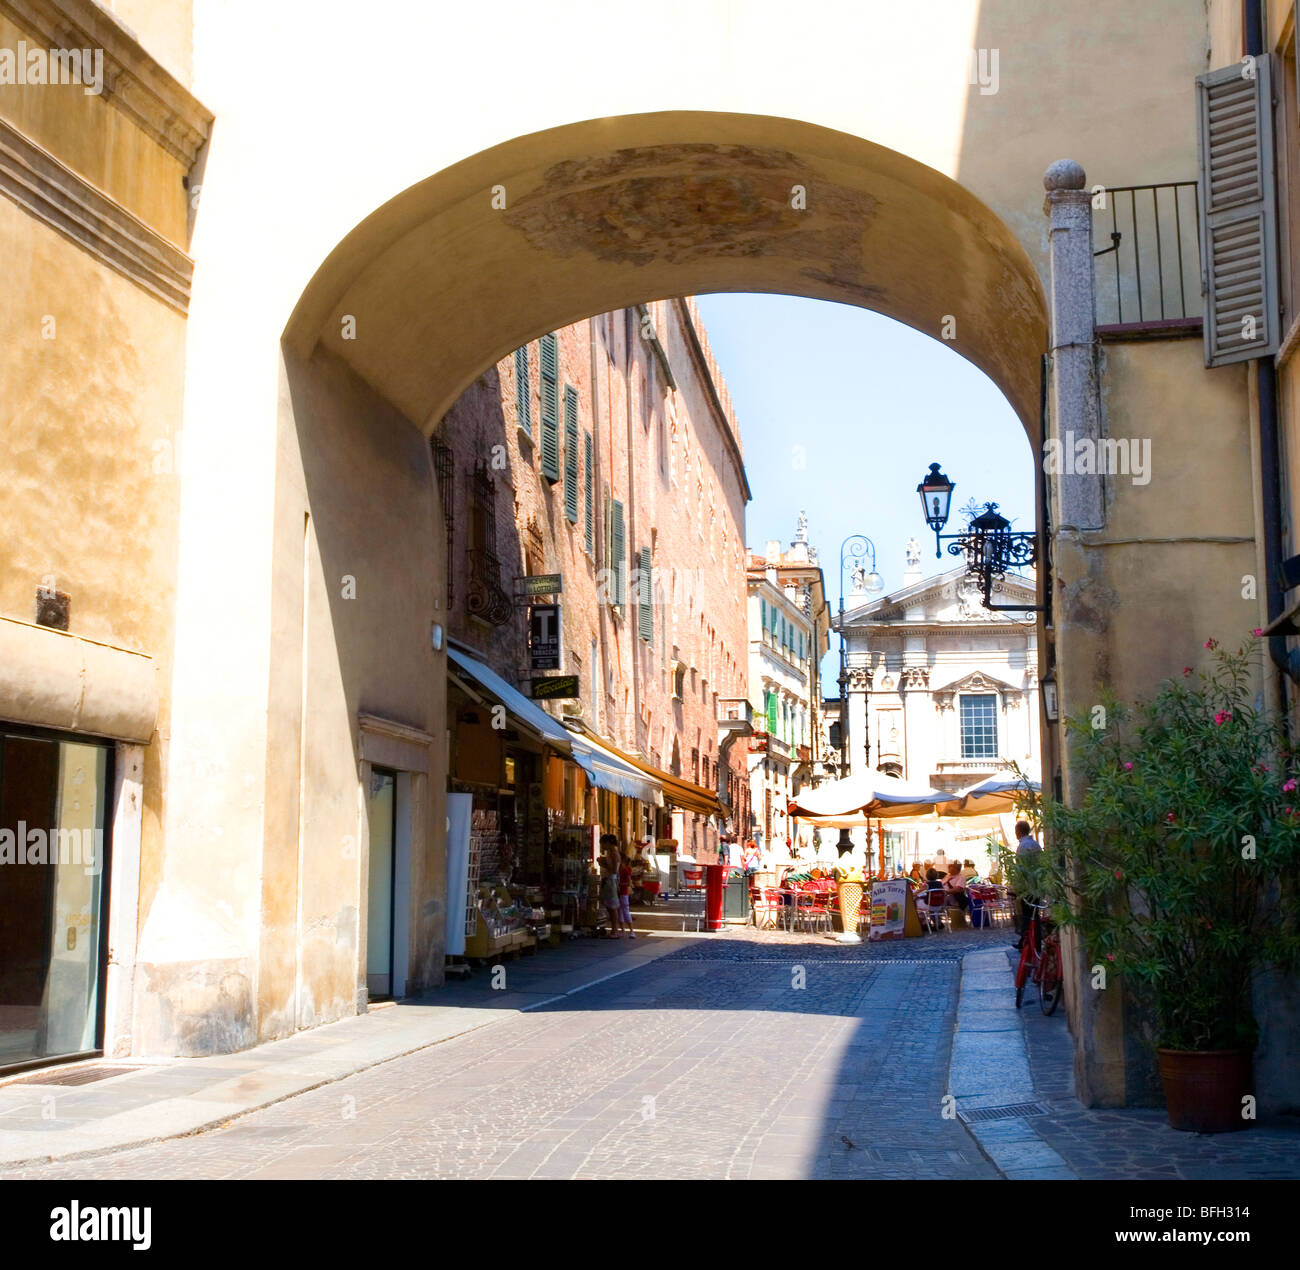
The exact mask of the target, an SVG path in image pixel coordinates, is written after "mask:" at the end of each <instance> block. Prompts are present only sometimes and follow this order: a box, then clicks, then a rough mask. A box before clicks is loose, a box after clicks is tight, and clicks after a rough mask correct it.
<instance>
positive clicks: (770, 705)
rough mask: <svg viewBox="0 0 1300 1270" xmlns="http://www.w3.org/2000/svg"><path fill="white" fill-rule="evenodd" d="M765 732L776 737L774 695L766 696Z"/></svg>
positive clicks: (770, 693) (771, 693)
mask: <svg viewBox="0 0 1300 1270" xmlns="http://www.w3.org/2000/svg"><path fill="white" fill-rule="evenodd" d="M767 730H768V731H769V732H770V733H771V734H772V735H773V736H775V735H776V693H774V692H769V693H768V694H767Z"/></svg>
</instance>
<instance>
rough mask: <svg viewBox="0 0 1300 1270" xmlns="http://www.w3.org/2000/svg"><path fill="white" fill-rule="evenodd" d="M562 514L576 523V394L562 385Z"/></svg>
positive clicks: (568, 386)
mask: <svg viewBox="0 0 1300 1270" xmlns="http://www.w3.org/2000/svg"><path fill="white" fill-rule="evenodd" d="M564 514H565V516H567V517H568V519H569V524H571V525H576V524H577V523H578V393H577V390H576V389H575V388H574V386H573V385H572V384H565V385H564Z"/></svg>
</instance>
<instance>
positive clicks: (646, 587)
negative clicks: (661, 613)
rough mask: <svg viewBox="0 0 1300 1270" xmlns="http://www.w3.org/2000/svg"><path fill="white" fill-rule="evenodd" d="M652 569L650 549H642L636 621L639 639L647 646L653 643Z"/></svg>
mask: <svg viewBox="0 0 1300 1270" xmlns="http://www.w3.org/2000/svg"><path fill="white" fill-rule="evenodd" d="M653 567H654V566H653V565H652V564H651V562H650V548H649V547H642V548H641V570H640V576H639V577H638V578H637V595H638V596H639V598H640V608H639V610H638V612H637V620H638V623H639V625H640V628H641V638H642V639H643V640H645V642H646V643H647V644H653V643H654V642H655V611H654V577H653V575H652V573H651V569H652V568H653Z"/></svg>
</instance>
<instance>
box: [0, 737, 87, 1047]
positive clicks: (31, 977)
mask: <svg viewBox="0 0 1300 1270" xmlns="http://www.w3.org/2000/svg"><path fill="white" fill-rule="evenodd" d="M111 767H112V748H111V746H110V745H108V744H103V743H95V742H88V741H85V740H82V739H80V738H78V739H77V740H76V741H70V740H63V739H61V738H59V737H58V736H53V735H50V734H48V733H47V734H40V733H34V732H30V733H29V732H24V731H19V730H17V729H12V730H11V729H9V728H7V727H5V726H4V725H0V1071H3V1070H4V1069H5V1068H6V1067H12V1066H15V1065H19V1064H27V1063H33V1062H39V1061H41V1060H43V1059H47V1058H57V1057H62V1056H68V1055H73V1054H82V1053H86V1052H89V1051H93V1050H96V1049H97V1048H98V1047H99V1043H100V1002H101V997H102V988H103V970H104V943H105V924H104V923H105V917H106V913H105V909H106V901H107V894H108V892H107V877H108V834H107V831H106V813H107V807H108V802H109V799H108V788H109V781H110V780H111V776H112V772H111Z"/></svg>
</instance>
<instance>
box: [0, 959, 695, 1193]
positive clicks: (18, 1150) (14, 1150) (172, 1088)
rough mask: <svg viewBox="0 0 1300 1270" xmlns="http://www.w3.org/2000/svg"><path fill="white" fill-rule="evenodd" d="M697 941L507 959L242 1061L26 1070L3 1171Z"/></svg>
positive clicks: (142, 1131)
mask: <svg viewBox="0 0 1300 1270" xmlns="http://www.w3.org/2000/svg"><path fill="white" fill-rule="evenodd" d="M691 938H692V937H690V936H687V937H685V938H683V937H681V936H677V937H674V936H672V935H640V936H638V937H637V938H636V939H635V940H597V939H581V940H574V941H572V942H571V943H569V944H566V945H565V946H564V947H562V948H558V949H547V950H543V951H541V952H539V953H537V955H536V956H533V957H528V958H522V959H520V960H517V961H511V962H506V963H504V965H503V967H502V969H503V970H504V974H505V986H504V987H503V988H494V987H493V986H492V979H493V975H492V972H491V970H490V969H487V968H484V969H480V970H476V971H475V972H474V974H473V976H472V977H470V978H469V979H464V980H456V981H450V982H448V983H447V984H446V986H444V987H442V988H439V989H436V990H434V991H432V992H429V993H427V994H426V995H425V996H423V997H421V998H418V999H415V1000H411V1001H403V1002H399V1003H397V1004H393V1005H386V1006H380V1007H377V1008H375V1009H372V1010H371V1011H370V1012H369V1013H367V1014H362V1015H358V1016H356V1017H354V1018H350V1019H343V1020H341V1021H340V1022H338V1023H331V1024H327V1025H325V1026H323V1027H319V1028H315V1029H312V1030H311V1031H307V1032H302V1033H300V1034H299V1035H297V1036H293V1037H289V1038H287V1039H285V1040H282V1041H273V1042H271V1043H269V1044H266V1045H259V1046H256V1047H255V1048H253V1049H249V1050H243V1051H241V1052H240V1053H237V1054H222V1055H217V1056H215V1057H212V1058H190V1059H169V1060H163V1061H153V1062H142V1061H141V1060H138V1059H122V1060H109V1059H95V1060H93V1061H91V1062H87V1063H85V1064H81V1065H79V1066H84V1067H86V1068H104V1067H112V1068H114V1069H118V1068H126V1069H128V1070H127V1071H125V1072H124V1073H123V1074H122V1075H118V1076H113V1077H111V1078H109V1079H106V1080H98V1081H94V1082H93V1083H90V1084H86V1085H77V1086H68V1085H51V1084H40V1083H36V1082H39V1081H41V1080H49V1079H63V1078H64V1077H66V1076H68V1075H69V1074H70V1073H72V1072H74V1071H75V1070H76V1067H77V1066H78V1065H65V1066H61V1067H58V1068H48V1069H44V1070H42V1071H37V1072H29V1073H25V1074H22V1075H19V1076H16V1077H13V1078H11V1079H10V1080H8V1081H7V1082H5V1083H3V1084H0V1168H10V1167H14V1166H16V1165H20V1164H26V1163H41V1162H46V1161H51V1160H68V1159H76V1158H80V1157H84V1156H91V1155H98V1154H101V1153H103V1152H106V1151H117V1150H121V1149H122V1148H124V1147H129V1146H138V1145H141V1144H144V1143H149V1142H157V1141H159V1140H161V1139H164V1138H174V1137H179V1136H181V1135H185V1134H192V1133H195V1132H197V1131H199V1130H200V1129H204V1128H209V1127H212V1126H215V1125H219V1124H223V1123H225V1122H226V1121H228V1120H231V1119H234V1118H235V1117H237V1116H243V1115H245V1114H246V1113H248V1112H250V1111H253V1110H255V1109H257V1108H259V1107H266V1106H269V1105H271V1104H272V1103H277V1102H280V1101H282V1100H283V1099H285V1098H290V1097H292V1096H293V1095H295V1094H301V1093H304V1092H306V1091H307V1090H311V1089H316V1088H318V1087H319V1086H321V1085H326V1084H329V1083H331V1082H333V1081H337V1080H341V1079H342V1078H344V1077H346V1076H350V1075H352V1074H353V1073H356V1072H360V1071H364V1070H366V1069H367V1068H370V1067H373V1066H375V1065H376V1064H378V1063H385V1062H387V1061H389V1060H390V1059H394V1058H397V1057H399V1056H401V1055H404V1054H410V1053H412V1052H414V1051H416V1050H420V1049H424V1048H426V1047H427V1046H431V1045H437V1044H439V1043H441V1042H443V1041H447V1040H450V1039H451V1038H452V1037H456V1036H461V1035H464V1034H465V1033H467V1032H473V1031H476V1030H477V1029H479V1028H483V1027H486V1026H487V1025H488V1024H492V1023H497V1022H500V1021H501V1020H503V1019H505V1018H509V1017H513V1016H517V1015H519V1014H520V1013H523V1012H525V1011H531V1010H535V1009H537V1008H538V1007H540V1006H544V1005H546V1004H548V1003H550V1002H554V1001H556V1000H558V999H561V998H563V997H565V996H566V995H569V994H573V993H577V992H581V991H582V990H583V989H584V988H587V987H590V986H592V985H594V984H597V983H602V982H605V981H606V980H608V979H611V978H613V977H615V976H618V975H622V974H624V973H626V972H627V971H629V970H635V969H637V968H638V967H640V966H643V965H645V964H646V963H647V962H649V961H653V960H655V959H657V958H659V957H663V956H665V955H666V954H668V953H671V952H673V951H675V950H677V949H679V948H681V947H682V946H683V944H684V943H689V941H690V939H691ZM696 938H698V937H696ZM704 938H708V937H707V936H705V937H704ZM498 979H499V976H498Z"/></svg>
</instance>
